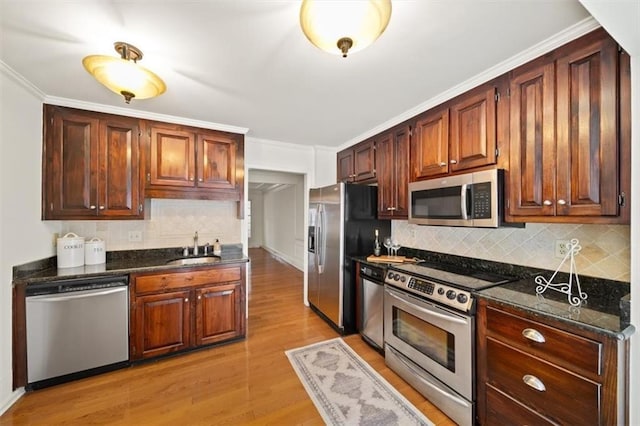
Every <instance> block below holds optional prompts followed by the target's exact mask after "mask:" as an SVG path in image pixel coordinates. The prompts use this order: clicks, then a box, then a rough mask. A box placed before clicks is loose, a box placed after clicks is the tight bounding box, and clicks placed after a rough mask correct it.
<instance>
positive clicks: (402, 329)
mask: <svg viewBox="0 0 640 426" xmlns="http://www.w3.org/2000/svg"><path fill="white" fill-rule="evenodd" d="M393 334H394V335H395V336H396V337H397V338H398V339H400V340H402V341H404V342H405V343H407V344H408V345H411V346H412V347H413V348H415V349H416V350H418V351H420V352H421V353H423V354H424V355H426V356H428V357H429V358H431V359H432V360H434V361H436V362H437V363H438V364H440V365H442V366H443V367H445V368H446V369H447V370H449V371H451V372H453V373H455V372H456V362H455V347H456V341H455V336H454V335H453V334H451V333H449V332H448V331H446V330H443V329H441V328H440V327H436V326H435V325H433V324H430V323H429V322H427V321H425V320H423V319H420V318H418V317H416V316H415V315H411V314H410V313H407V312H405V311H403V310H402V309H399V308H398V307H397V306H394V307H393Z"/></svg>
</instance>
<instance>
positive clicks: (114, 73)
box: [82, 41, 167, 103]
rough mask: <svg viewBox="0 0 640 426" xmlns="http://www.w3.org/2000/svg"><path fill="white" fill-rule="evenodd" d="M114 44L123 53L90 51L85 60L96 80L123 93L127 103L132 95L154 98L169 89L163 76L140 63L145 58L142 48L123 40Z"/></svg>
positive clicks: (133, 96) (84, 62) (117, 50)
mask: <svg viewBox="0 0 640 426" xmlns="http://www.w3.org/2000/svg"><path fill="white" fill-rule="evenodd" d="M113 47H114V48H115V50H116V52H118V53H119V54H120V57H119V58H116V57H114V56H104V55H91V56H87V57H86V58H84V59H83V60H82V65H84V68H85V69H86V70H87V71H88V72H89V74H91V75H92V76H93V77H95V79H96V80H98V81H99V82H100V83H102V84H104V85H105V86H106V87H107V88H108V89H109V90H111V91H113V92H115V93H118V94H120V95H122V96H124V100H125V102H126V103H130V102H131V99H133V98H136V99H147V98H153V97H155V96H159V95H161V94H163V93H164V92H165V90H167V86H166V85H165V84H164V81H162V79H161V78H160V77H158V76H157V75H156V74H154V73H153V72H151V71H149V70H148V69H146V68H144V67H141V66H140V65H138V63H137V62H138V61H139V60H141V59H142V51H141V50H140V49H138V48H137V47H135V46H132V45H130V44H128V43H125V42H122V41H117V42H115V43H114V44H113Z"/></svg>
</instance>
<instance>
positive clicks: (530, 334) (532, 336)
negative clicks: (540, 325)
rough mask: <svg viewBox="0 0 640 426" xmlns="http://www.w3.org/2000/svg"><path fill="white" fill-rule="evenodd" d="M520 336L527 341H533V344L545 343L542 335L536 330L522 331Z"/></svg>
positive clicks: (526, 329)
mask: <svg viewBox="0 0 640 426" xmlns="http://www.w3.org/2000/svg"><path fill="white" fill-rule="evenodd" d="M522 335H523V336H524V337H526V338H527V339H529V340H533V341H534V342H538V343H544V342H546V340H545V338H544V336H543V335H542V333H540V332H539V331H538V330H534V329H533V328H525V329H524V330H522Z"/></svg>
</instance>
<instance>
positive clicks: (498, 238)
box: [0, 2, 640, 418]
mask: <svg viewBox="0 0 640 426" xmlns="http://www.w3.org/2000/svg"><path fill="white" fill-rule="evenodd" d="M584 3H585V5H586V6H587V7H588V8H593V9H594V10H590V11H591V13H592V14H593V15H594V16H596V18H597V19H598V20H600V21H601V22H602V24H603V25H605V26H607V25H609V26H610V31H611V32H612V33H613V34H614V36H615V37H616V38H619V41H620V42H621V43H623V44H624V45H625V48H627V49H628V50H629V51H630V52H631V53H632V59H635V56H634V54H635V53H636V52H635V51H634V50H633V48H634V44H633V43H634V42H636V43H637V40H638V37H635V36H634V33H633V31H634V27H633V26H629V27H625V26H624V23H625V22H626V21H625V19H626V17H627V16H631V17H633V16H634V15H633V10H632V11H631V12H630V13H626V12H625V11H626V9H624V7H625V6H624V5H623V6H621V7H622V8H621V9H620V10H618V11H616V10H617V9H614V8H612V9H613V10H599V9H598V5H592V4H590V3H589V2H584ZM626 7H631V8H632V6H629V5H628V4H627V5H626ZM636 16H637V15H636ZM629 19H633V18H629ZM632 22H635V21H632ZM616 25H621V27H620V29H617V27H616ZM616 31H620V32H621V34H620V35H618V34H615V33H616ZM626 39H629V40H628V41H627V40H626ZM625 41H627V43H625ZM627 44H628V45H629V47H627ZM354 58H355V55H354ZM636 62H637V60H636ZM636 62H634V63H636ZM632 65H633V64H632ZM637 68H638V66H637V65H636V67H635V68H634V67H633V66H632V69H634V74H633V75H634V82H636V81H638V77H637ZM2 78H3V80H2V82H3V86H2V88H3V92H2V94H3V95H2V102H3V105H2V106H3V108H2V111H3V116H2V120H3V126H2V132H3V137H2V139H3V143H2V155H1V157H0V158H1V159H2V160H0V161H2V167H1V169H2V175H1V179H0V182H1V183H2V194H3V205H2V209H3V210H2V216H1V217H2V219H1V220H2V228H1V232H2V239H1V240H2V246H1V248H0V250H1V251H0V262H1V269H2V274H3V282H10V281H11V267H12V266H13V265H18V264H22V263H25V262H27V261H30V260H32V259H35V258H42V257H46V256H49V255H51V254H52V253H53V248H52V246H51V235H52V234H53V233H54V232H62V231H64V230H65V229H63V228H62V226H61V225H59V224H56V223H48V222H42V221H40V216H39V212H40V208H41V206H40V177H39V173H38V171H39V170H40V159H41V145H40V140H41V127H40V126H39V125H37V126H33V125H32V123H40V120H41V102H42V100H41V94H40V93H39V92H38V91H37V90H34V88H33V87H31V86H29V85H28V84H26V88H25V84H18V83H16V78H18V79H19V76H17V77H16V76H15V75H9V76H7V75H6V74H5V73H3V75H2ZM636 86H637V84H636V85H634V87H636ZM140 105H141V106H139V108H141V109H143V108H144V107H143V106H142V105H143V104H142V103H140ZM637 105H638V100H637V96H634V106H637ZM7 123H11V125H8V124H7ZM633 125H634V126H636V127H634V131H633V135H634V141H637V134H639V133H640V132H638V131H637V123H633ZM7 141H34V142H33V143H7ZM349 145H351V143H349V142H347V143H344V145H343V146H344V147H346V146H349ZM636 145H637V143H634V146H636ZM335 151H336V150H335V149H328V148H322V147H319V148H318V147H316V148H309V147H304V146H297V145H293V144H281V143H274V142H271V141H266V140H261V139H257V138H247V143H246V146H245V152H246V158H245V163H246V168H247V169H249V168H256V169H264V170H282V171H288V172H293V173H300V174H305V175H307V176H310V178H309V179H310V181H311V183H310V186H321V185H322V184H323V183H331V182H334V181H335V170H334V167H335ZM633 161H634V162H633V167H632V170H633V173H636V174H637V170H638V169H639V168H638V167H637V164H638V153H637V152H635V151H634V152H633ZM25 170H33V171H34V172H33V173H24V171H25ZM15 176H20V177H21V179H22V182H21V185H19V186H18V185H15V184H14V182H15ZM634 176H636V177H635V179H634V180H633V182H634V184H636V185H637V182H638V179H637V175H634ZM245 193H246V191H245ZM634 202H635V201H634ZM160 204H162V203H160ZM169 204H170V203H169ZM169 207H170V206H169ZM152 208H154V207H153V206H152ZM197 208H198V207H197V206H195V207H190V209H193V210H197ZM221 208H225V207H221ZM226 208H228V206H227V207H226ZM637 211H638V209H637V208H636V209H635V210H634V212H635V215H634V216H633V219H632V227H631V229H630V230H627V231H623V234H624V233H625V232H626V234H627V236H626V239H627V240H626V241H632V242H633V241H638V238H637V235H638V234H637V232H638V231H637V230H635V228H634V225H633V224H635V223H636V222H638V219H637V217H638V216H637V214H638V213H637ZM214 213H217V212H214ZM206 214H209V212H207V213H206ZM15 224H22V226H20V227H18V226H15ZM393 225H394V233H398V234H400V235H401V238H402V239H403V241H402V242H403V244H405V245H407V246H413V245H414V244H415V243H416V242H419V241H420V242H421V241H425V243H424V244H425V247H429V249H433V250H435V251H440V250H442V251H446V252H452V253H454V254H462V255H465V254H466V255H470V254H471V253H477V252H485V250H487V249H488V250H490V252H491V253H492V254H490V258H492V259H494V260H501V261H511V262H514V263H519V262H520V261H523V259H524V260H526V259H532V258H534V257H535V258H536V261H535V264H534V265H531V266H541V265H542V266H548V265H549V263H552V264H553V263H555V258H554V257H553V256H552V255H551V254H549V253H550V249H549V248H548V243H549V242H550V241H551V240H554V239H555V236H551V235H555V233H556V232H557V231H558V227H560V229H561V230H562V231H561V232H562V234H563V235H567V236H570V235H572V230H573V228H571V229H566V226H563V225H533V226H529V225H528V226H527V228H525V230H524V231H519V230H497V231H493V232H491V231H477V232H476V231H475V230H474V231H469V230H459V229H454V228H451V229H447V228H433V229H432V228H428V227H424V228H423V227H420V228H417V227H413V226H409V225H408V224H406V223H405V222H402V221H397V222H394V224H393ZM88 226H95V232H96V233H98V232H107V229H104V228H102V229H101V228H100V227H102V226H108V227H109V228H108V231H109V232H110V233H111V231H113V230H112V229H111V227H112V226H113V227H114V228H115V232H116V233H120V235H121V237H119V238H120V240H119V245H118V246H116V247H117V248H121V249H124V248H128V247H131V245H130V243H129V242H128V238H127V234H128V227H129V226H131V227H133V230H140V229H139V227H140V226H142V225H140V224H137V222H136V223H134V224H132V225H127V224H126V222H123V223H122V224H120V223H115V224H113V223H109V224H108V225H100V224H95V225H88ZM170 226H171V225H169V227H170ZM182 226H184V227H185V228H187V227H188V224H184V223H183V224H182ZM221 226H225V225H224V224H222V225H221ZM578 228H579V229H580V232H581V233H582V232H584V233H586V234H587V235H586V236H582V235H581V242H583V244H584V245H585V246H587V244H589V246H590V247H591V244H593V247H596V250H597V251H598V252H599V253H600V255H602V254H603V253H609V252H610V249H611V248H612V247H611V246H610V244H611V242H613V244H614V245H617V244H620V246H621V249H620V250H622V251H623V252H624V251H625V250H626V249H625V248H624V247H625V246H626V245H628V243H626V242H625V237H624V235H623V237H622V238H620V237H619V236H618V235H617V234H618V233H619V229H618V228H617V227H615V226H612V227H604V230H603V227H601V226H598V225H582V226H578ZM229 229H230V230H231V231H230V232H231V234H229V235H230V236H229V239H230V240H231V241H238V240H242V239H243V238H244V236H243V235H242V233H243V232H244V230H243V229H242V227H240V226H238V225H234V226H232V227H230V228H229ZM627 229H628V228H627ZM142 230H143V231H146V229H142ZM195 230H196V226H191V229H189V230H188V231H185V234H184V235H185V237H188V236H190V235H191V234H192V232H193V231H195ZM84 231H85V230H84V229H83V232H84ZM93 231H94V229H93V228H91V229H87V230H86V233H87V235H89V234H93ZM467 232H468V233H469V234H467ZM522 232H524V233H526V235H529V233H531V234H532V235H531V236H530V237H529V239H530V241H531V244H530V245H523V246H522V247H521V248H519V249H518V250H515V251H514V250H508V249H509V248H514V247H520V246H519V245H518V244H520V243H522V240H523V239H524V238H523V237H522ZM629 233H630V234H629ZM238 234H240V238H238ZM504 234H507V235H504ZM549 234H551V235H549ZM545 235H546V236H545ZM603 236H604V237H605V238H604V239H602V238H601V237H603ZM634 236H635V237H634ZM172 238H177V237H172ZM185 239H187V238H185ZM174 241H175V240H174ZM174 241H171V243H172V244H174ZM223 241H224V239H223ZM473 241H475V242H476V243H477V244H472V242H473ZM187 242H188V241H183V240H180V241H175V243H176V244H178V245H182V244H186V243H187ZM454 243H455V244H454ZM120 244H121V245H120ZM420 244H423V243H422V242H421V243H420ZM415 245H416V246H418V244H415ZM616 247H617V246H616ZM616 247H613V248H614V249H615V248H616ZM631 249H632V250H633V247H632V248H631ZM620 250H618V251H620ZM505 251H509V253H513V254H511V255H508V256H512V257H507V258H506V259H505V258H504V256H505ZM621 256H623V257H626V259H630V258H634V256H633V254H628V253H627V254H621ZM596 258H598V259H600V260H599V261H604V263H603V264H602V265H600V266H598V265H597V264H594V265H587V266H586V268H590V269H589V271H590V272H593V273H594V275H597V272H598V271H599V270H602V269H605V270H609V268H613V270H618V269H617V268H619V269H620V271H619V272H618V273H616V275H615V276H614V277H611V278H618V279H627V280H629V279H631V278H632V277H638V276H639V274H638V270H637V267H638V266H637V265H633V264H631V265H629V266H626V267H625V262H624V261H622V262H620V260H619V259H616V257H615V256H613V257H611V256H605V257H604V258H602V257H601V256H597V257H596ZM607 259H608V260H607ZM599 261H597V262H595V263H598V262H599ZM627 262H628V260H627ZM621 263H622V266H620V264H621ZM627 264H628V263H627ZM625 268H626V271H625ZM634 268H636V269H634ZM629 270H630V272H629ZM628 273H630V275H629V276H627V277H626V278H625V274H628ZM636 279H637V278H636ZM633 291H636V289H635V288H633V289H632V292H633ZM637 299H638V297H634V300H637ZM0 300H2V303H3V308H2V314H3V318H2V321H1V323H2V324H3V329H2V332H1V333H0V336H1V338H2V342H3V343H6V344H3V345H2V347H3V352H2V354H1V355H2V356H1V358H0V359H1V360H2V366H3V367H2V372H1V375H0V383H1V384H2V398H0V401H3V402H5V401H11V400H12V398H14V396H13V394H12V392H11V390H10V389H11V367H10V365H11V359H10V358H11V355H10V352H9V350H8V349H6V348H9V347H10V343H9V342H10V341H11V337H10V336H11V329H10V326H9V324H10V323H11V321H10V312H11V309H10V300H11V297H10V289H9V288H8V286H4V287H3V288H2V297H1V298H0ZM635 311H637V309H635ZM636 315H637V314H636ZM634 323H637V320H636V321H634ZM633 351H634V349H633V348H632V353H634V352H633ZM632 358H633V357H632ZM631 368H632V371H631V374H632V378H633V377H638V376H637V374H638V373H637V371H636V370H637V366H636V367H634V365H632V367H631ZM631 382H632V393H631V395H632V397H631V399H632V400H633V395H636V394H638V390H637V388H634V387H633V386H637V385H634V384H633V383H638V380H631ZM2 405H3V406H4V405H5V404H2ZM633 409H637V408H635V407H632V410H633ZM638 417H640V416H638V415H637V414H636V416H635V417H633V418H638Z"/></svg>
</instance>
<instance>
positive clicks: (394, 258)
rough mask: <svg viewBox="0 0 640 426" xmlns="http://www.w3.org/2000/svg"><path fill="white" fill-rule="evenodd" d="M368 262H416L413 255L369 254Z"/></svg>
mask: <svg viewBox="0 0 640 426" xmlns="http://www.w3.org/2000/svg"><path fill="white" fill-rule="evenodd" d="M367 262H374V263H404V262H415V260H413V258H412V257H404V256H387V255H382V256H374V255H371V256H368V257H367Z"/></svg>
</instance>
